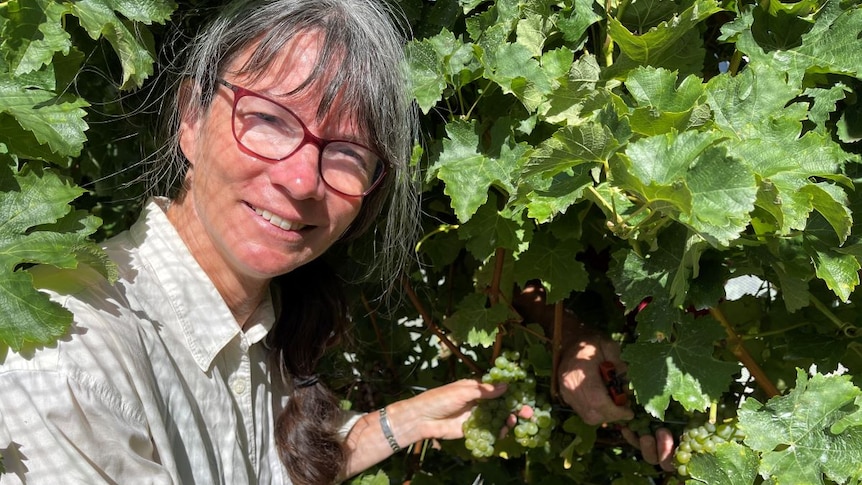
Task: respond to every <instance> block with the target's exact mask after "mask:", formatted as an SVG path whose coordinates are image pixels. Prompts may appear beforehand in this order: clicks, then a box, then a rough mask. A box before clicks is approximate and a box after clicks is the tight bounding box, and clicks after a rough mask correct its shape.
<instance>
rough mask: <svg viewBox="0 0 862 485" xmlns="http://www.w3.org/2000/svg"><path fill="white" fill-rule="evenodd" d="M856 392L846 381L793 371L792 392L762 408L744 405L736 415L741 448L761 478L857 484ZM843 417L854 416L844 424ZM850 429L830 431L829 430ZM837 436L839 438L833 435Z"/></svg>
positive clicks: (860, 451)
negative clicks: (755, 458) (753, 457)
mask: <svg viewBox="0 0 862 485" xmlns="http://www.w3.org/2000/svg"><path fill="white" fill-rule="evenodd" d="M859 396H860V390H859V388H858V387H856V386H854V385H853V383H852V381H851V379H850V376H838V375H830V376H824V375H822V374H819V373H817V374H814V375H813V376H811V378H810V379H809V378H808V377H807V376H806V374H805V372H804V371H803V370H801V369H797V377H796V386H795V388H794V389H793V390H791V391H790V392H789V393H788V394H787V395H785V396H778V397H774V398H772V399H770V400H769V401H767V402H766V404H761V403H760V402H758V401H757V400H755V399H749V400H747V401H746V402H745V403H744V404H743V405H742V406H741V408H740V410H739V426H740V429H742V430H743V431H744V432H745V435H746V438H745V444H746V445H747V446H749V447H751V448H752V449H754V450H755V451H758V452H759V453H760V454H761V464H760V473H761V474H762V475H764V476H773V477H774V478H775V480H776V481H778V482H780V483H788V484H823V483H825V481H824V479H823V475H824V474H825V475H826V477H828V478H829V480H832V481H835V482H838V483H845V482H846V481H847V480H848V479H850V480H855V481H858V480H860V479H862V467H860V463H862V426H860V425H858V416H859V413H860V411H859V406H858V404H857V401H858V398H859ZM848 416H855V418H854V419H850V420H849V422H848V419H847V418H848ZM838 423H841V424H842V425H847V424H853V425H852V426H843V427H839V428H836V429H834V430H833V429H832V427H833V425H836V424H838ZM838 430H840V432H838Z"/></svg>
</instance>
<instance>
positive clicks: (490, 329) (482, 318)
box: [443, 293, 509, 347]
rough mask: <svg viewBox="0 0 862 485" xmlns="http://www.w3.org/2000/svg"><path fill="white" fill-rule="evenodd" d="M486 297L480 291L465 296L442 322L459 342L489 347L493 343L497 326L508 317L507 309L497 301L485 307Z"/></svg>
mask: <svg viewBox="0 0 862 485" xmlns="http://www.w3.org/2000/svg"><path fill="white" fill-rule="evenodd" d="M487 300H488V298H487V297H486V296H485V295H483V294H481V293H473V294H469V295H467V296H465V297H464V298H463V299H462V300H461V302H460V303H458V307H457V309H456V310H455V312H454V313H452V315H450V316H449V317H447V318H446V319H445V320H443V324H444V325H445V326H446V328H448V329H449V330H451V331H452V333H453V335H455V338H456V339H457V340H458V341H459V342H464V343H466V344H468V345H478V346H481V347H490V346H492V345H494V339H495V337H496V336H497V332H498V330H499V326H500V324H501V323H503V322H505V321H506V319H507V318H509V309H508V307H507V306H506V305H504V304H502V303H498V304H496V305H493V306H492V307H490V308H486V303H487Z"/></svg>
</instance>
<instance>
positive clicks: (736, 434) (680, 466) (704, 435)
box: [674, 419, 745, 477]
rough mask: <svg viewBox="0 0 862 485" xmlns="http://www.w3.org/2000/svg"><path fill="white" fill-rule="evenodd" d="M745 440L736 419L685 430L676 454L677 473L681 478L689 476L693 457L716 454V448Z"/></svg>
mask: <svg viewBox="0 0 862 485" xmlns="http://www.w3.org/2000/svg"><path fill="white" fill-rule="evenodd" d="M743 438H745V433H743V432H742V431H741V430H740V429H739V427H738V426H737V421H736V419H729V420H726V421H724V422H722V423H719V424H718V425H716V424H714V423H709V422H707V423H705V424H702V425H700V426H693V427H690V428H688V429H686V430H685V432H684V433H683V434H682V437H681V438H680V443H679V446H678V447H677V449H676V452H675V453H674V460H675V461H676V467H677V468H676V471H677V473H678V474H679V475H680V476H683V477H685V476H688V463H689V462H690V461H691V457H692V456H693V455H696V454H698V453H715V447H716V446H717V445H718V444H720V443H727V442H729V441H736V442H739V441H742V439H743Z"/></svg>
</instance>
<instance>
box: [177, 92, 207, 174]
mask: <svg viewBox="0 0 862 485" xmlns="http://www.w3.org/2000/svg"><path fill="white" fill-rule="evenodd" d="M199 99H201V90H200V85H199V84H198V83H197V82H195V81H193V80H191V79H185V80H183V81H182V83H181V84H180V90H179V93H178V99H177V108H178V109H179V111H180V112H179V117H180V126H179V133H178V134H179V142H180V150H182V152H183V155H184V156H185V157H186V160H188V161H189V163H190V164H192V165H194V164H195V162H196V161H197V156H196V152H197V146H198V145H197V137H198V133H200V127H201V126H200V125H201V117H202V116H203V110H202V109H201V107H200V105H199V104H198V103H195V102H193V101H192V100H199Z"/></svg>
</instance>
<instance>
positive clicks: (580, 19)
mask: <svg viewBox="0 0 862 485" xmlns="http://www.w3.org/2000/svg"><path fill="white" fill-rule="evenodd" d="M596 3H597V2H595V1H586V2H572V9H571V10H570V11H569V12H567V13H565V14H563V15H562V16H561V18H560V19H559V20H557V26H558V27H559V28H560V32H561V33H562V34H563V38H565V39H566V41H568V42H570V43H572V44H573V45H575V46H577V47H578V48H579V49H580V46H581V44H582V43H583V42H584V40H585V37H586V33H587V29H588V28H590V25H593V24H594V23H596V22H598V21H600V20H602V18H603V17H602V16H601V15H599V14H597V13H596V12H594V11H593V9H594V7H596Z"/></svg>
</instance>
